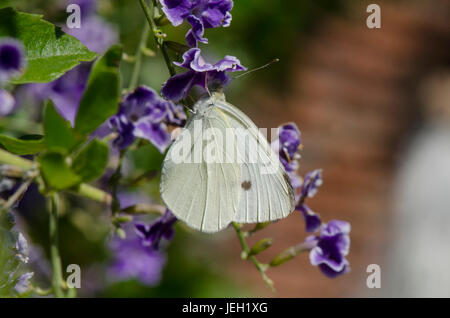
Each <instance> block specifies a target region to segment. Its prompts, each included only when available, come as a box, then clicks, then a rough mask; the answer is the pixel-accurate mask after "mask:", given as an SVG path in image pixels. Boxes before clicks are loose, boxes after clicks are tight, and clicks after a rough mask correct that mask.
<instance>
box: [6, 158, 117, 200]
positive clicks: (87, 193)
mask: <svg viewBox="0 0 450 318" xmlns="http://www.w3.org/2000/svg"><path fill="white" fill-rule="evenodd" d="M0 164H6V165H11V166H14V167H16V168H20V169H22V170H29V169H31V168H33V166H34V165H35V163H34V162H33V161H31V160H28V159H24V158H22V157H19V156H17V155H13V154H12V153H9V152H7V151H5V150H3V149H0ZM72 191H74V192H75V193H76V194H78V195H81V196H84V197H86V198H89V199H92V200H95V201H98V202H101V203H105V204H110V203H111V196H110V195H109V194H108V193H106V192H105V191H103V190H101V189H98V188H96V187H93V186H91V185H89V184H86V183H82V184H80V185H79V186H78V187H77V188H75V189H72Z"/></svg>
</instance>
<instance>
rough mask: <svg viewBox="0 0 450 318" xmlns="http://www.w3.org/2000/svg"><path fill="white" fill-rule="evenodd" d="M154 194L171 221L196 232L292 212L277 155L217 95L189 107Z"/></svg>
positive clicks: (289, 192)
mask: <svg viewBox="0 0 450 318" xmlns="http://www.w3.org/2000/svg"><path fill="white" fill-rule="evenodd" d="M245 138H247V139H245ZM224 139H225V140H224ZM160 191H161V197H162V199H163V201H164V203H165V204H166V205H167V207H168V208H169V209H170V210H171V211H172V212H173V213H174V214H175V215H176V216H177V218H179V219H181V220H182V221H184V222H186V223H187V225H189V226H190V227H192V228H194V229H197V230H200V231H202V232H211V233H212V232H217V231H220V230H222V229H224V228H225V227H226V226H227V225H228V224H230V223H231V222H233V221H235V222H238V223H256V222H267V221H273V220H277V219H281V218H284V217H286V216H287V215H289V213H290V212H292V211H293V210H294V208H295V202H294V191H293V189H292V186H291V183H290V181H289V177H288V176H287V174H286V172H285V170H284V167H283V166H282V164H281V162H280V160H279V159H278V156H277V155H276V154H275V153H274V151H273V150H272V149H271V147H270V145H269V143H268V142H267V139H266V138H265V137H264V136H263V135H262V134H261V133H260V132H259V130H258V128H257V127H256V126H255V124H254V123H253V122H252V121H251V120H250V118H248V117H247V116H246V115H245V114H244V113H243V112H241V111H240V110H238V109H237V108H236V107H234V106H233V105H231V104H229V103H227V102H226V101H225V97H224V95H223V94H222V93H213V95H212V96H211V97H208V98H205V99H202V100H200V101H198V102H197V103H196V104H195V106H194V114H193V115H192V116H191V117H190V118H189V120H188V122H187V124H186V127H185V128H184V129H183V131H182V133H181V134H180V135H179V136H178V137H177V139H176V140H175V141H174V143H173V144H172V145H171V147H170V148H169V151H168V152H167V155H166V158H165V159H164V163H163V168H162V176H161V183H160Z"/></svg>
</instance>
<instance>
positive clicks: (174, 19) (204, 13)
mask: <svg viewBox="0 0 450 318" xmlns="http://www.w3.org/2000/svg"><path fill="white" fill-rule="evenodd" d="M160 2H161V5H162V9H163V11H164V13H165V14H166V16H167V18H168V19H169V21H170V22H171V23H172V24H173V25H174V26H178V25H180V24H181V23H183V21H184V20H185V19H186V20H187V21H188V22H189V23H190V24H191V26H192V28H191V29H190V30H189V31H188V33H187V34H186V41H187V43H188V44H189V45H190V46H192V47H196V46H197V42H202V43H208V40H207V39H205V38H203V33H204V30H205V29H210V28H218V27H221V26H222V27H228V26H229V25H230V23H231V13H230V11H231V9H232V8H233V1H232V0H160Z"/></svg>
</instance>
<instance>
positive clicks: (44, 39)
mask: <svg viewBox="0 0 450 318" xmlns="http://www.w3.org/2000/svg"><path fill="white" fill-rule="evenodd" d="M0 37H13V38H16V39H18V40H20V41H21V42H22V43H23V45H24V47H25V55H26V60H27V67H26V70H25V73H24V74H23V75H22V76H21V77H19V78H17V79H15V80H12V82H13V83H14V84H23V83H33V82H39V83H46V82H50V81H53V80H55V79H57V78H58V77H60V76H61V75H63V74H64V73H65V72H67V71H68V70H70V69H71V68H73V67H75V66H76V65H78V64H79V63H80V62H82V61H91V60H93V59H94V58H95V57H96V56H97V54H96V53H94V52H91V51H89V50H88V49H87V48H86V47H85V46H84V45H83V44H81V42H80V41H78V40H77V39H76V38H74V37H73V36H71V35H68V34H66V33H64V32H63V31H61V29H60V28H59V27H55V26H54V25H53V24H51V23H50V22H47V21H45V20H42V16H41V15H36V14H28V13H23V12H17V11H15V10H14V9H12V8H4V9H0Z"/></svg>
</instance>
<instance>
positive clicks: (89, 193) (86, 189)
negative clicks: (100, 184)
mask: <svg viewBox="0 0 450 318" xmlns="http://www.w3.org/2000/svg"><path fill="white" fill-rule="evenodd" d="M76 194H78V195H81V196H83V197H86V198H88V199H91V200H94V201H98V202H101V203H105V204H107V205H109V204H111V200H112V198H111V195H110V194H109V193H106V192H105V191H103V190H101V189H99V188H96V187H93V186H91V185H89V184H86V183H82V184H80V186H79V187H78V188H77V190H76Z"/></svg>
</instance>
